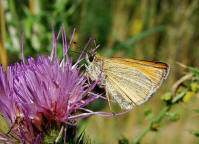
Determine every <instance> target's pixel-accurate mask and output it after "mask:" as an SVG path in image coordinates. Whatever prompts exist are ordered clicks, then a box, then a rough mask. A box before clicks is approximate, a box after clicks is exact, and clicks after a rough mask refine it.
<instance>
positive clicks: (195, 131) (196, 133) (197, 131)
mask: <svg viewBox="0 0 199 144" xmlns="http://www.w3.org/2000/svg"><path fill="white" fill-rule="evenodd" d="M189 132H190V133H191V134H193V135H195V136H197V137H199V130H190V131H189Z"/></svg>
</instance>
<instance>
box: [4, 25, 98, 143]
mask: <svg viewBox="0 0 199 144" xmlns="http://www.w3.org/2000/svg"><path fill="white" fill-rule="evenodd" d="M60 33H62V40H63V59H62V60H61V61H59V60H58V59H57V58H56V51H57V49H56V43H57V39H58V37H59V34H58V36H57V38H56V37H55V33H54V31H53V48H52V52H51V55H50V56H45V57H42V56H40V55H38V56H37V60H34V59H33V58H32V57H30V58H28V59H26V60H25V58H24V56H23V46H22V57H23V61H22V62H21V63H15V64H14V66H8V67H7V73H6V72H4V71H3V67H2V66H1V67H0V111H1V113H2V115H3V117H4V118H5V119H6V121H7V123H8V125H9V128H10V131H9V134H11V135H12V136H14V137H15V138H16V139H17V140H19V141H21V142H25V143H33V142H35V141H37V143H39V141H40V140H41V134H42V132H43V131H44V126H45V124H47V123H48V124H49V123H56V124H61V123H64V124H71V125H73V124H74V122H75V120H76V119H77V118H82V117H87V116H89V115H91V114H92V112H88V113H86V114H84V115H83V116H82V115H80V116H76V118H75V117H74V114H75V112H76V111H77V110H79V109H80V110H81V109H82V108H83V107H84V106H85V105H87V104H88V103H90V102H91V101H93V100H95V99H96V98H98V97H99V96H97V95H91V96H90V97H88V98H86V96H87V95H88V93H89V92H90V91H91V90H92V89H93V87H94V86H95V84H96V82H95V83H93V84H91V85H90V86H89V85H88V84H87V83H86V80H87V78H86V77H85V76H84V74H83V73H81V72H80V67H79V66H78V63H79V62H80V61H81V60H82V55H83V52H84V50H85V49H86V48H87V46H88V44H89V42H90V40H89V41H88V43H87V44H86V45H85V47H84V50H83V51H82V53H81V54H80V56H79V58H78V60H77V61H76V63H75V64H73V61H72V59H70V58H69V57H68V55H67V52H68V50H69V48H70V46H71V43H72V39H73V36H74V32H73V35H72V37H71V40H70V42H69V43H68V44H67V42H66V35H65V30H64V28H63V29H62V30H61V31H60ZM69 120H73V122H69ZM0 141H3V142H11V141H13V140H10V138H9V137H6V136H5V135H0Z"/></svg>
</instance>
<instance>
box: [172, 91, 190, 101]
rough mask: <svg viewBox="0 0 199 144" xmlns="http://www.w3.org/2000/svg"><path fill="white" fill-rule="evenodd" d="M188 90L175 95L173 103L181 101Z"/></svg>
mask: <svg viewBox="0 0 199 144" xmlns="http://www.w3.org/2000/svg"><path fill="white" fill-rule="evenodd" d="M186 92H187V91H186V90H185V91H182V92H181V93H179V94H178V95H177V96H175V97H174V98H173V99H172V101H171V102H172V103H173V104H174V103H177V102H179V101H180V100H182V98H183V97H184V95H185V94H186Z"/></svg>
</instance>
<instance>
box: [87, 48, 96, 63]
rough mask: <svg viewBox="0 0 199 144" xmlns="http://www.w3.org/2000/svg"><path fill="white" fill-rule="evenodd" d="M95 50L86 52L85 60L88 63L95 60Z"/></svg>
mask: <svg viewBox="0 0 199 144" xmlns="http://www.w3.org/2000/svg"><path fill="white" fill-rule="evenodd" d="M95 56H96V52H95V51H89V52H87V53H86V61H87V62H88V63H92V62H93V61H94V60H95Z"/></svg>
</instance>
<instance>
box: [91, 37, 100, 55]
mask: <svg viewBox="0 0 199 144" xmlns="http://www.w3.org/2000/svg"><path fill="white" fill-rule="evenodd" d="M93 43H94V45H95V48H94V49H93V50H92V51H93V52H96V50H97V49H98V48H99V47H100V44H98V45H97V44H96V39H93Z"/></svg>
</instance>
